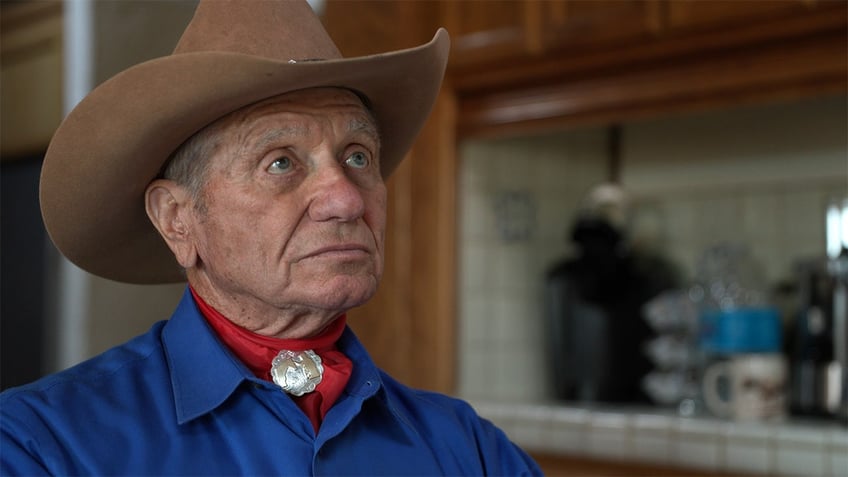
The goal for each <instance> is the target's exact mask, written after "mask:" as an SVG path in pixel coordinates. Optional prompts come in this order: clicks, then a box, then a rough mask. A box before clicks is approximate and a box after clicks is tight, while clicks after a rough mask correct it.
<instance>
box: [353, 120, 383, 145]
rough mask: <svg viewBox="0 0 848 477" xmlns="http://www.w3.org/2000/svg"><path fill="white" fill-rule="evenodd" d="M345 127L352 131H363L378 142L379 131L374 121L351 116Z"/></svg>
mask: <svg viewBox="0 0 848 477" xmlns="http://www.w3.org/2000/svg"><path fill="white" fill-rule="evenodd" d="M347 129H348V131H350V132H353V133H359V132H362V133H365V134H367V135H368V136H370V137H371V139H373V140H374V142H376V143H377V144H380V133H379V131H378V130H377V125H376V121H374V120H373V119H372V120H368V121H366V120H363V119H361V118H353V119H351V120H350V122H348V125H347Z"/></svg>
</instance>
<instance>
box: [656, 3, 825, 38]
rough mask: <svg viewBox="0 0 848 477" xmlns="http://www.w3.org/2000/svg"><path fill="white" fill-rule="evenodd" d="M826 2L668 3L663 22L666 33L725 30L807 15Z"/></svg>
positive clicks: (823, 5)
mask: <svg viewBox="0 0 848 477" xmlns="http://www.w3.org/2000/svg"><path fill="white" fill-rule="evenodd" d="M827 3H829V2H827V1H825V2H816V1H810V0H710V1H708V2H704V1H693V0H677V1H675V0H670V1H667V3H666V4H665V9H666V13H665V19H666V22H667V27H668V30H669V32H678V31H696V30H706V29H715V28H721V29H728V28H733V27H735V26H745V25H750V24H752V23H754V22H758V23H767V22H768V21H769V20H770V19H776V18H781V17H787V16H790V15H793V14H804V13H809V12H810V11H812V10H815V9H818V8H822V7H828V5H827ZM833 3H839V2H833Z"/></svg>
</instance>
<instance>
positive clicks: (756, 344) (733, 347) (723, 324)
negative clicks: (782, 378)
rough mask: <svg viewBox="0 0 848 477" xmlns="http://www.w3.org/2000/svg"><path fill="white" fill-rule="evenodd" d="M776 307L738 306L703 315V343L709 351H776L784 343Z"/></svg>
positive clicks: (701, 340) (702, 345)
mask: <svg viewBox="0 0 848 477" xmlns="http://www.w3.org/2000/svg"><path fill="white" fill-rule="evenodd" d="M782 334H783V333H782V326H781V322H780V313H779V312H778V310H777V309H776V308H770V307H762V308H737V309H733V310H715V311H709V312H705V313H702V314H701V317H700V333H699V336H700V345H701V348H702V349H703V350H705V351H707V352H710V353H716V354H730V353H773V352H780V350H781V344H782Z"/></svg>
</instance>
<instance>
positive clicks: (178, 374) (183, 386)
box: [162, 287, 383, 424]
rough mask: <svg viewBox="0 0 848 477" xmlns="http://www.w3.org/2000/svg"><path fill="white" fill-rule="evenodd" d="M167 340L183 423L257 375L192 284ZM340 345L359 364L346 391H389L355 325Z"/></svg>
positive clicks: (168, 329) (165, 334)
mask: <svg viewBox="0 0 848 477" xmlns="http://www.w3.org/2000/svg"><path fill="white" fill-rule="evenodd" d="M162 342H163V345H164V348H165V355H166V357H167V360H168V367H169V369H170V371H171V386H172V389H173V393H174V404H175V407H176V411H177V422H178V423H179V424H184V423H186V422H188V421H191V420H192V419H195V418H197V417H200V416H202V415H204V414H206V413H208V412H211V411H212V410H214V409H215V408H217V407H218V406H220V405H221V404H223V403H224V401H226V400H227V398H229V397H230V395H232V394H233V392H235V390H236V389H237V388H238V387H239V385H240V384H241V383H242V382H244V381H246V380H256V379H257V378H255V376H254V375H253V373H252V372H251V371H250V370H249V369H248V368H247V367H246V366H245V365H244V364H242V363H241V361H239V360H238V358H236V357H235V356H234V355H233V354H232V353H231V352H230V351H229V350H228V349H227V348H226V346H224V345H223V343H221V341H220V340H219V339H218V337H217V336H216V335H215V332H214V331H213V330H212V328H211V327H210V326H209V324H208V323H207V322H206V320H205V319H204V318H203V315H202V314H201V313H200V310H199V309H198V307H197V304H196V303H195V302H194V299H193V298H192V296H191V291H190V290H189V289H188V287H186V290H185V293H183V297H182V299H181V300H180V303H179V304H178V305H177V309H176V310H175V311H174V314H173V315H172V316H171V319H170V320H169V321H168V323H167V324H166V325H165V329H164V330H163V332H162ZM338 345H339V349H340V350H341V351H342V352H343V353H344V354H345V355H346V356H347V357H348V358H349V359H350V360H351V361H352V362H353V370H352V372H351V377H350V380H349V381H348V385H347V387H346V389H345V392H346V393H347V394H350V395H353V396H356V397H358V398H359V399H367V398H369V397H372V396H374V395H376V394H377V393H378V392H380V391H381V390H383V382H382V377H381V373H380V371H379V369H378V368H377V366H376V365H375V364H374V361H372V360H371V357H370V356H369V354H368V352H367V351H366V350H365V347H364V346H362V343H361V342H360V341H359V339H358V338H357V337H356V336H355V335H354V333H353V331H351V329H350V327H349V326H347V327H346V328H345V331H344V333H342V336H341V338H339V341H338Z"/></svg>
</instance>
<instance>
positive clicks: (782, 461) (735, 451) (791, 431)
mask: <svg viewBox="0 0 848 477" xmlns="http://www.w3.org/2000/svg"><path fill="white" fill-rule="evenodd" d="M471 404H472V405H473V406H474V408H475V409H477V412H479V413H480V415H481V416H483V417H485V418H487V419H489V420H490V421H492V422H494V423H495V424H496V425H497V426H498V427H500V428H501V429H503V430H504V432H506V433H507V434H508V435H509V436H510V438H511V439H512V440H513V442H515V443H516V444H518V445H519V446H521V447H522V448H524V449H525V450H527V451H529V452H543V453H546V454H563V455H576V456H584V457H591V458H597V459H604V460H611V459H615V460H621V461H630V462H643V463H651V464H656V465H668V466H673V467H682V468H691V469H699V470H707V471H714V472H746V473H752V474H763V475H787V476H821V477H846V476H848V428H846V427H844V426H841V425H840V424H838V423H836V422H833V423H827V422H817V421H796V420H792V419H790V420H787V421H784V422H770V423H757V422H732V421H726V420H720V419H715V418H710V417H693V418H684V417H678V416H677V415H675V414H672V413H663V411H662V410H653V409H650V408H639V409H630V408H617V407H602V406H593V407H588V408H587V407H571V406H568V405H562V404H506V403H492V402H477V401H472V403H471Z"/></svg>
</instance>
